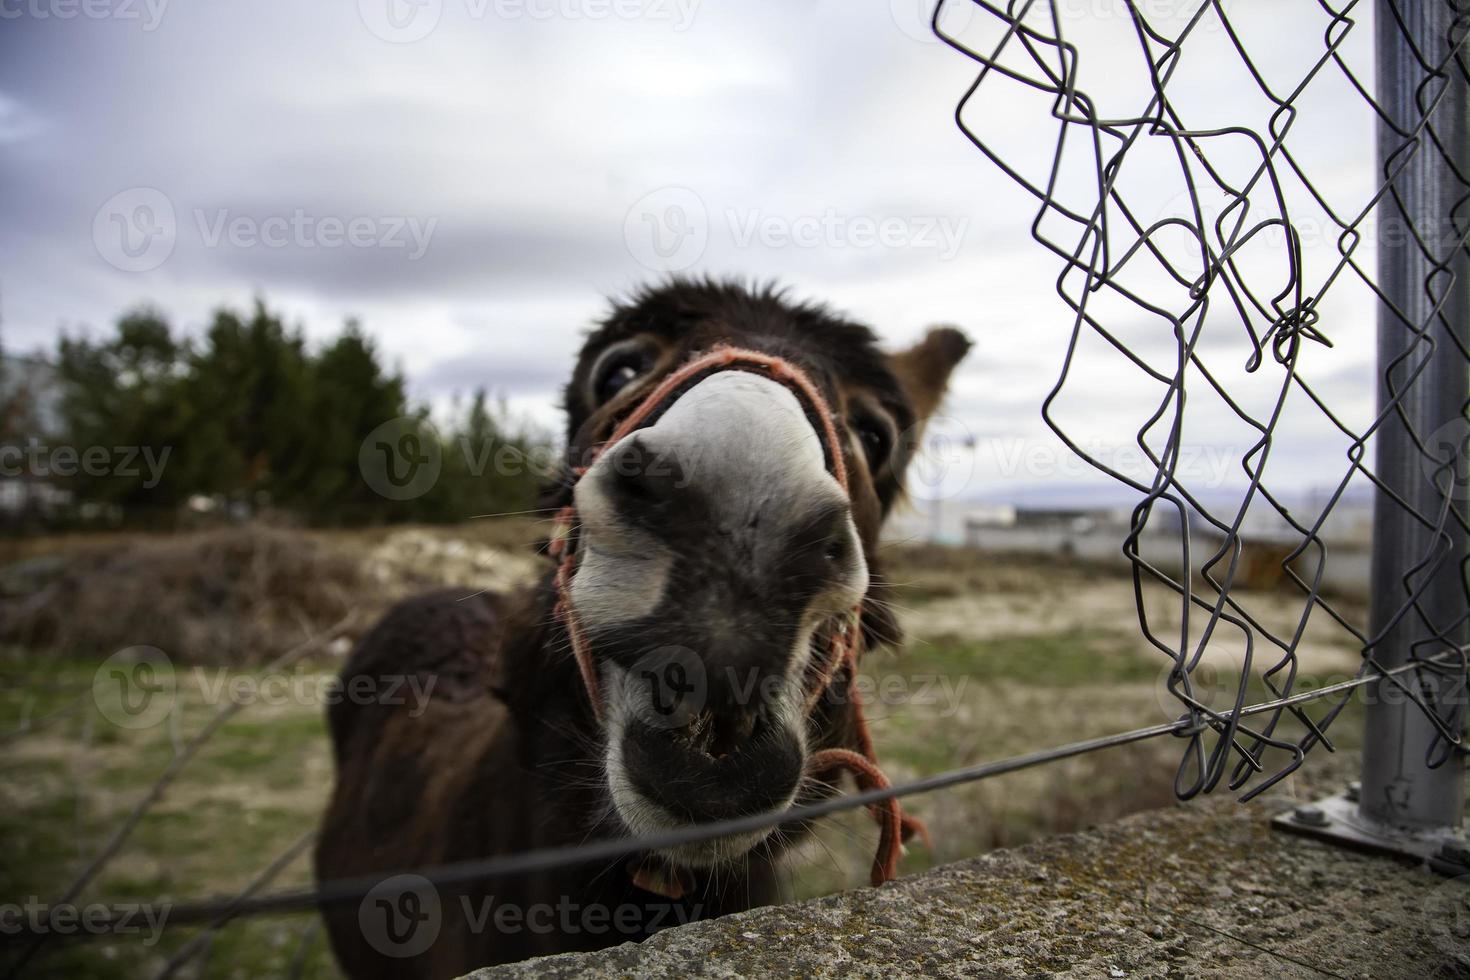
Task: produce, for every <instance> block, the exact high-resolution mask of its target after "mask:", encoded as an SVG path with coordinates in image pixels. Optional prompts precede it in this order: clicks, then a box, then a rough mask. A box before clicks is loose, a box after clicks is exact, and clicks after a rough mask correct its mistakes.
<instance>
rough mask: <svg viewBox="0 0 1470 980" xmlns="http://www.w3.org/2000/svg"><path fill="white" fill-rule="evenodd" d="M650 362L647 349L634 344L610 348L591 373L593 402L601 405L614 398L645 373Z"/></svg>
mask: <svg viewBox="0 0 1470 980" xmlns="http://www.w3.org/2000/svg"><path fill="white" fill-rule="evenodd" d="M651 360H652V358H651V357H650V356H649V353H648V351H647V349H646V348H644V347H643V346H642V345H641V344H637V343H636V342H635V343H633V344H619V345H618V346H616V347H612V348H610V349H609V350H608V351H607V352H606V353H604V354H603V355H602V357H600V358H599V359H598V361H597V365H596V366H595V367H594V368H593V371H592V385H591V387H592V398H593V401H595V402H596V403H597V404H599V405H602V404H606V403H607V402H609V401H611V400H612V399H613V398H616V397H617V395H618V392H620V391H622V390H623V389H624V388H626V387H628V386H629V385H630V384H632V383H633V382H634V381H637V380H638V379H639V378H641V377H642V376H643V375H644V374H645V373H647V371H648V368H649V366H650V362H651Z"/></svg>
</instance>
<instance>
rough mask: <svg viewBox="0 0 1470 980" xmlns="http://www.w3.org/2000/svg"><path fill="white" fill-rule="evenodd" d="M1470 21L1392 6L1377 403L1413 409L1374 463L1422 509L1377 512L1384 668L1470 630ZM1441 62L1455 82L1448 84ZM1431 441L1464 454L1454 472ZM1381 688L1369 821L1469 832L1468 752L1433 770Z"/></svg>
mask: <svg viewBox="0 0 1470 980" xmlns="http://www.w3.org/2000/svg"><path fill="white" fill-rule="evenodd" d="M1395 9H1396V10H1397V11H1398V17H1395V16H1394V10H1395ZM1400 19H1401V20H1402V25H1401V24H1400ZM1467 19H1470V0H1458V2H1446V0H1380V2H1379V4H1378V21H1377V31H1378V39H1377V61H1378V84H1377V88H1378V103H1379V105H1380V106H1381V107H1382V108H1383V111H1384V112H1385V113H1386V114H1387V115H1388V116H1389V119H1390V120H1392V123H1393V125H1389V123H1387V122H1384V121H1382V120H1380V121H1379V126H1378V160H1379V164H1380V170H1379V174H1380V175H1383V174H1387V173H1393V172H1394V171H1395V170H1397V168H1399V167H1402V169H1401V170H1398V172H1397V176H1396V177H1394V179H1393V182H1392V193H1390V194H1389V195H1387V196H1386V197H1385V198H1384V199H1383V202H1382V203H1381V204H1380V205H1379V212H1378V228H1379V233H1378V281H1379V285H1380V287H1381V288H1382V290H1383V292H1384V295H1385V296H1386V297H1387V300H1388V302H1384V303H1380V304H1379V308H1378V371H1379V393H1378V404H1379V409H1380V411H1381V410H1384V409H1386V408H1387V407H1388V406H1389V405H1390V403H1391V401H1392V399H1394V398H1395V397H1396V398H1397V404H1398V406H1399V411H1397V412H1394V413H1393V414H1392V415H1391V416H1390V417H1389V418H1388V420H1387V421H1386V422H1385V423H1384V425H1383V427H1382V428H1381V429H1380V430H1379V433H1378V436H1377V439H1376V454H1377V456H1376V463H1375V466H1374V472H1375V473H1376V474H1377V476H1378V478H1379V479H1380V480H1382V481H1383V482H1384V483H1385V484H1386V485H1387V486H1388V487H1390V488H1392V490H1393V491H1394V492H1395V493H1396V494H1397V495H1398V496H1399V497H1400V498H1402V500H1403V501H1404V502H1406V503H1407V504H1408V506H1407V507H1405V506H1404V505H1403V504H1401V503H1399V502H1398V501H1396V500H1394V499H1393V498H1392V497H1391V496H1390V495H1389V494H1387V493H1380V494H1379V495H1378V498H1377V502H1376V505H1375V510H1374V515H1373V591H1372V594H1373V600H1372V609H1371V631H1372V635H1373V636H1379V635H1380V634H1381V635H1382V639H1381V641H1380V642H1379V643H1378V644H1377V645H1376V646H1375V647H1374V648H1373V652H1374V654H1375V655H1376V657H1377V659H1378V661H1379V662H1380V663H1381V664H1382V665H1383V666H1385V667H1393V666H1396V665H1398V664H1401V663H1404V662H1405V661H1406V660H1408V659H1409V657H1410V656H1411V655H1413V654H1414V653H1417V654H1418V655H1419V656H1420V657H1425V656H1429V655H1432V654H1435V653H1439V652H1441V651H1443V650H1444V649H1446V648H1447V647H1448V646H1452V645H1458V646H1463V645H1464V644H1465V642H1466V639H1467V631H1466V629H1465V625H1464V623H1463V622H1462V623H1460V624H1459V625H1458V626H1457V625H1455V621H1456V620H1461V619H1463V617H1464V616H1465V612H1466V595H1465V583H1464V579H1463V578H1462V576H1461V573H1460V568H1459V565H1460V562H1462V561H1463V560H1464V559H1465V556H1466V545H1467V542H1466V536H1465V534H1464V532H1463V531H1462V529H1461V528H1460V526H1459V524H1458V523H1457V522H1456V521H1455V519H1454V515H1453V514H1448V513H1447V510H1446V497H1449V499H1450V500H1451V501H1452V502H1454V503H1456V504H1458V505H1460V506H1461V507H1462V508H1463V505H1464V495H1465V492H1466V488H1467V484H1466V459H1465V453H1464V452H1463V441H1462V439H1461V438H1459V437H1460V436H1461V435H1463V432H1462V429H1463V428H1464V425H1465V424H1464V422H1463V419H1464V418H1465V407H1466V402H1467V400H1470V363H1467V362H1466V359H1465V356H1464V354H1462V353H1461V350H1462V349H1464V348H1465V347H1466V345H1467V343H1470V264H1467V262H1466V252H1465V249H1464V248H1462V247H1460V244H1459V239H1460V237H1461V233H1460V232H1458V231H1457V230H1456V227H1455V222H1454V220H1453V215H1454V209H1455V206H1456V204H1457V203H1458V202H1459V201H1461V199H1463V198H1464V197H1465V196H1466V194H1467V193H1470V187H1467V185H1466V184H1465V183H1463V182H1462V181H1461V180H1460V179H1459V178H1458V177H1457V176H1456V175H1455V172H1454V169H1453V168H1454V167H1455V166H1458V167H1459V168H1460V170H1461V172H1462V173H1463V172H1465V171H1466V170H1467V169H1470V116H1467V113H1470V100H1467V98H1466V86H1465V79H1464V77H1463V75H1462V74H1461V72H1460V70H1459V66H1458V64H1457V63H1456V61H1455V60H1454V59H1452V58H1451V54H1452V50H1453V45H1454V44H1456V43H1458V42H1459V41H1460V40H1461V39H1462V38H1463V37H1464V34H1465V27H1466V25H1465V23H1464V22H1465V21H1466V20H1467ZM1416 49H1417V51H1416ZM1466 56H1470V52H1463V53H1462V57H1466ZM1426 62H1427V64H1426ZM1440 65H1445V70H1444V71H1443V73H1442V76H1441V77H1438V78H1436V77H1433V75H1434V73H1435V71H1434V70H1435V68H1436V67H1437V66H1440ZM1436 99H1437V100H1438V101H1437V102H1435V101H1434V100H1436ZM1430 104H1433V108H1431V109H1430V111H1429V112H1428V115H1427V121H1426V113H1425V111H1424V110H1425V107H1426V106H1428V105H1430ZM1416 130H1417V132H1418V135H1417V137H1406V136H1405V135H1404V134H1405V133H1415V131H1416ZM1395 307H1396V308H1397V309H1395ZM1456 338H1458V343H1459V345H1460V346H1459V347H1457V346H1456ZM1416 372H1417V376H1416ZM1414 434H1417V436H1418V442H1416V440H1415V436H1414ZM1437 434H1449V435H1451V438H1450V439H1448V440H1446V439H1445V438H1443V436H1442V435H1437ZM1420 444H1427V445H1426V448H1427V450H1428V451H1429V452H1430V453H1432V454H1434V456H1437V457H1439V459H1441V460H1448V459H1452V458H1453V460H1454V462H1453V463H1452V464H1451V466H1449V467H1441V466H1440V464H1439V463H1438V462H1437V461H1434V460H1433V459H1432V458H1431V457H1429V456H1426V452H1425V450H1421V449H1420ZM1421 589H1422V593H1421V596H1422V597H1421V599H1420V601H1419V603H1418V606H1417V608H1416V609H1413V610H1410V611H1409V612H1408V614H1407V615H1405V614H1403V608H1404V606H1405V604H1406V602H1408V600H1409V596H1410V591H1411V590H1414V591H1418V590H1421ZM1396 617H1398V618H1397V622H1395V618H1396ZM1366 690H1367V692H1368V694H1369V698H1368V702H1369V704H1368V709H1367V732H1366V735H1367V737H1366V739H1365V741H1364V748H1363V780H1362V792H1361V796H1360V803H1359V806H1360V809H1361V812H1362V815H1363V817H1364V818H1365V819H1369V820H1372V821H1375V822H1378V823H1383V824H1387V825H1389V826H1393V827H1404V828H1408V829H1411V830H1422V831H1433V830H1435V829H1442V830H1451V829H1453V828H1458V826H1459V824H1460V817H1461V812H1460V810H1461V791H1460V782H1461V780H1460V776H1461V771H1462V765H1461V761H1460V758H1459V756H1457V755H1451V756H1450V759H1449V761H1448V762H1446V763H1445V764H1444V765H1441V766H1439V767H1438V768H1437V769H1429V768H1428V767H1427V766H1426V764H1425V760H1426V758H1428V756H1429V754H1430V749H1431V743H1432V742H1434V740H1435V738H1436V734H1437V733H1436V731H1435V728H1434V726H1433V725H1432V724H1431V723H1430V721H1429V719H1428V718H1426V717H1425V715H1424V713H1423V711H1421V710H1420V709H1419V708H1418V707H1417V706H1416V705H1414V704H1412V703H1410V702H1409V701H1408V700H1407V699H1406V698H1404V697H1403V696H1402V695H1401V693H1400V692H1397V691H1394V690H1391V689H1390V685H1388V684H1387V683H1384V682H1379V683H1378V684H1377V685H1374V686H1370V687H1368V688H1367V689H1366ZM1395 695H1398V696H1395ZM1440 747H1441V748H1443V747H1444V746H1443V742H1442V741H1441V743H1440ZM1441 754H1443V753H1441Z"/></svg>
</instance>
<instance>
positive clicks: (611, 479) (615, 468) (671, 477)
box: [604, 436, 683, 504]
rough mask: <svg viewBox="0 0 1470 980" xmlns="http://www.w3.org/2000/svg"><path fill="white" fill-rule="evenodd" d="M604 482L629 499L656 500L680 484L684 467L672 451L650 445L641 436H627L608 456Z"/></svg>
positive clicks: (635, 500)
mask: <svg viewBox="0 0 1470 980" xmlns="http://www.w3.org/2000/svg"><path fill="white" fill-rule="evenodd" d="M605 473H606V474H607V475H606V476H605V477H604V481H605V485H606V486H607V487H608V489H609V490H611V491H612V492H613V493H614V494H616V495H617V496H619V497H621V498H622V499H623V500H624V501H627V502H630V503H643V504H648V503H654V502H656V501H659V500H662V499H664V498H665V497H667V496H668V494H669V493H670V492H671V491H672V490H674V489H675V488H676V487H678V486H681V485H682V483H681V481H682V476H683V473H682V470H681V469H680V468H679V464H678V462H677V460H675V459H674V458H673V455H672V454H670V453H666V452H660V451H657V450H654V449H650V448H649V447H648V445H647V443H645V442H644V441H643V440H642V439H640V438H638V437H636V436H635V437H634V438H632V439H628V440H626V441H625V442H624V443H623V444H622V445H620V446H618V448H617V449H615V450H614V451H613V452H612V453H611V455H610V456H609V458H608V459H607V463H606V469H605Z"/></svg>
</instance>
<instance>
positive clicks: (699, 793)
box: [608, 712, 805, 867]
mask: <svg viewBox="0 0 1470 980" xmlns="http://www.w3.org/2000/svg"><path fill="white" fill-rule="evenodd" d="M620 728H621V730H620V731H618V732H615V733H610V734H611V735H612V738H611V739H610V741H609V753H608V756H609V758H608V778H609V785H610V788H611V790H612V799H613V805H614V807H615V808H616V810H617V812H618V814H619V816H620V817H622V819H623V822H624V823H625V824H627V825H628V828H629V830H630V831H632V832H633V833H634V834H635V835H640V836H641V835H644V834H652V833H658V832H660V831H668V830H673V829H678V828H682V827H687V826H691V825H695V824H707V823H715V822H718V821H721V820H732V819H736V818H739V817H746V816H752V815H755V814H760V813H771V812H779V811H781V810H784V809H785V808H786V807H788V806H790V805H791V803H792V801H793V800H794V799H795V798H796V794H797V791H798V788H799V786H800V783H801V778H802V767H803V764H804V761H805V760H804V751H803V747H802V745H801V741H800V739H799V737H798V736H797V735H796V734H795V733H794V732H792V731H791V730H790V729H789V728H788V727H787V726H785V725H783V724H781V723H780V722H779V721H777V720H775V719H772V718H769V717H768V716H767V715H766V714H765V713H764V712H758V713H754V714H753V715H751V716H750V717H749V718H731V717H728V716H727V717H723V718H722V717H721V716H719V715H718V714H716V713H713V712H707V713H703V714H702V715H699V716H696V717H694V718H693V719H691V720H689V721H688V723H687V724H684V725H682V726H681V727H678V728H669V727H659V726H656V725H650V724H648V723H647V722H646V721H644V720H642V719H640V718H638V717H629V718H627V719H626V720H625V722H624V723H623V724H622V725H621V726H620ZM768 835H769V831H756V832H752V833H748V834H741V835H738V836H734V837H729V838H721V839H718V840H712V841H708V842H705V843H702V844H694V845H686V846H683V847H680V848H677V849H674V850H672V851H670V852H668V853H667V854H666V855H665V856H666V857H668V858H670V859H671V860H672V861H673V862H674V863H675V864H681V865H685V866H690V867H709V866H712V865H716V864H719V863H722V862H724V861H728V860H732V859H734V858H737V857H739V856H740V855H742V854H744V853H745V852H747V851H749V850H750V849H751V848H753V847H755V846H756V845H757V844H759V843H760V842H761V841H762V840H764V839H765V838H766V837H767V836H768Z"/></svg>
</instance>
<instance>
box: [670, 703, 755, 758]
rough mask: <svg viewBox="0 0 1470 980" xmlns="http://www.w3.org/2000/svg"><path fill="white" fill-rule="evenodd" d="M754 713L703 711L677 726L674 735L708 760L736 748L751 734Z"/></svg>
mask: <svg viewBox="0 0 1470 980" xmlns="http://www.w3.org/2000/svg"><path fill="white" fill-rule="evenodd" d="M756 720H757V718H756V714H755V713H754V712H732V713H720V714H716V713H715V712H712V711H704V712H701V713H700V714H698V715H696V716H695V717H694V718H693V719H691V720H690V722H689V724H687V725H685V726H684V727H683V728H681V729H679V730H678V732H677V734H678V736H679V738H680V739H682V740H684V741H685V742H687V743H688V744H689V746H690V747H691V748H693V749H695V750H696V751H698V752H701V753H703V754H705V755H707V756H709V757H710V758H712V759H723V758H725V757H726V756H730V755H734V754H735V753H737V752H739V751H740V747H741V746H742V745H743V744H745V742H747V741H749V739H750V737H751V735H753V734H754V733H755V727H756Z"/></svg>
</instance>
